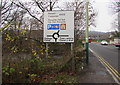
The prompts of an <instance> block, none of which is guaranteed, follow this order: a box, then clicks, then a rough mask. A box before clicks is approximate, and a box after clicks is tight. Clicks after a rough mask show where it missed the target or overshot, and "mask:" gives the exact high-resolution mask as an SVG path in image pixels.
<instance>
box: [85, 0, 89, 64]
mask: <svg viewBox="0 0 120 85" xmlns="http://www.w3.org/2000/svg"><path fill="white" fill-rule="evenodd" d="M88 19H89V18H88V0H86V31H85V39H86V64H88V62H89V49H88V48H89V43H88V31H89V30H88Z"/></svg>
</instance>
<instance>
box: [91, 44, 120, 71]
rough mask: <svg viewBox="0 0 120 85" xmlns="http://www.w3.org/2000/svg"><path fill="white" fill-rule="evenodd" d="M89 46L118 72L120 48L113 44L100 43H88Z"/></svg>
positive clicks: (119, 69)
mask: <svg viewBox="0 0 120 85" xmlns="http://www.w3.org/2000/svg"><path fill="white" fill-rule="evenodd" d="M89 48H90V49H91V50H92V51H93V52H95V53H96V54H97V55H98V56H100V57H102V58H103V59H104V60H105V61H107V62H108V63H109V64H110V65H111V66H112V67H113V68H114V69H115V70H117V71H118V72H119V73H120V67H118V66H120V58H119V57H120V54H119V53H120V50H119V49H118V48H117V47H115V46H113V45H101V44H100V43H90V44H89Z"/></svg>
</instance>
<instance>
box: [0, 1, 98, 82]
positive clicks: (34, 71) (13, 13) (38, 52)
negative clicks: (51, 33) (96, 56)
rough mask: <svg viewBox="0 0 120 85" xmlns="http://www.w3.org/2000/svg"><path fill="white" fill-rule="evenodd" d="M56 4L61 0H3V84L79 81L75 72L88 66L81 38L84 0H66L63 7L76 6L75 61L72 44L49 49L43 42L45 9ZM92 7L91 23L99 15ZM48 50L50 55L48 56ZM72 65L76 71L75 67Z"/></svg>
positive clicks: (49, 46)
mask: <svg viewBox="0 0 120 85" xmlns="http://www.w3.org/2000/svg"><path fill="white" fill-rule="evenodd" d="M57 3H58V0H54V1H53V2H50V3H49V2H46V1H45V0H43V1H41V0H32V1H31V2H22V0H2V1H1V11H0V19H1V20H0V21H1V27H0V28H1V32H2V44H3V46H2V50H3V51H2V60H3V61H4V62H3V66H2V73H3V83H76V82H77V77H76V75H75V73H76V72H77V71H79V70H82V69H83V68H84V66H85V62H84V61H85V51H84V47H83V44H82V41H81V39H80V33H82V32H83V30H84V26H85V23H84V20H85V12H84V9H85V2H78V1H77V2H72V3H65V4H66V7H67V8H66V7H65V8H64V10H67V9H69V10H71V9H74V11H75V42H74V50H73V51H74V52H73V53H74V55H73V56H74V61H75V63H73V62H72V61H73V56H71V50H70V49H71V47H70V46H71V45H70V43H49V44H48V50H46V45H45V43H44V42H43V41H42V37H43V12H44V11H47V10H54V8H55V4H57ZM31 6H32V7H31ZM34 7H36V8H35V10H33V9H34ZM89 7H90V8H89V11H90V12H91V14H90V15H89V16H90V19H89V20H90V22H89V26H90V25H92V24H94V19H95V16H96V14H95V12H93V11H91V10H93V9H92V7H91V5H90V6H89ZM37 8H39V11H38V9H37ZM57 8H60V6H57ZM81 10H82V11H81ZM28 15H29V16H30V17H29V16H28ZM38 16H39V17H38ZM78 22H81V23H80V24H79V28H78V27H77V28H76V26H78ZM47 51H48V56H46V52H47ZM73 64H74V66H75V67H74V68H75V71H73V68H72V65H73Z"/></svg>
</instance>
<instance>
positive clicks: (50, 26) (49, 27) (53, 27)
mask: <svg viewBox="0 0 120 85" xmlns="http://www.w3.org/2000/svg"><path fill="white" fill-rule="evenodd" d="M47 29H48V30H59V29H60V24H48V25H47Z"/></svg>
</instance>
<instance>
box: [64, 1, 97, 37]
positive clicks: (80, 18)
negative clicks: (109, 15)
mask: <svg viewBox="0 0 120 85" xmlns="http://www.w3.org/2000/svg"><path fill="white" fill-rule="evenodd" d="M85 3H86V2H85V1H78V0H77V1H76V2H67V3H66V10H74V16H75V19H74V21H75V35H76V36H78V37H80V35H81V34H82V33H83V32H84V30H85V26H86V23H85V21H86V20H85V19H86V17H85V13H86V7H85V6H86V5H85ZM96 16H97V13H96V12H95V11H94V8H93V7H92V4H91V3H90V2H89V27H90V26H91V25H93V26H95V18H96Z"/></svg>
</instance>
